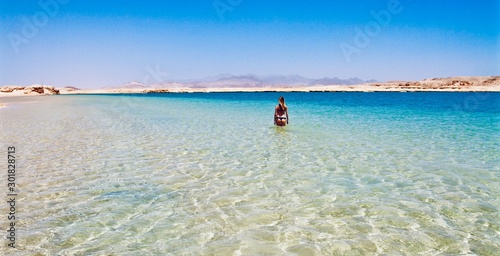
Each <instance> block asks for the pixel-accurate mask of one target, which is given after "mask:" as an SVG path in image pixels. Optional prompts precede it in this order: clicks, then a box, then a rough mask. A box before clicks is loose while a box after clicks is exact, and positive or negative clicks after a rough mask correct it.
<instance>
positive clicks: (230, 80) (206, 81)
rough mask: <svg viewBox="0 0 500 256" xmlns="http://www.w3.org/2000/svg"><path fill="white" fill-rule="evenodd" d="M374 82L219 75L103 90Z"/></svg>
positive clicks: (281, 76)
mask: <svg viewBox="0 0 500 256" xmlns="http://www.w3.org/2000/svg"><path fill="white" fill-rule="evenodd" d="M376 82H378V81H376V80H373V79H371V80H362V79H360V78H357V77H353V78H349V79H341V78H338V77H333V78H330V77H324V78H320V79H314V78H306V77H303V76H300V75H286V76H285V75H269V76H258V75H254V74H246V75H232V74H221V75H218V76H213V77H206V78H203V79H196V80H177V81H164V82H156V83H149V84H146V83H143V82H138V81H132V82H129V83H125V84H122V85H119V86H112V87H105V88H162V87H187V88H220V87H265V86H271V87H272V86H290V87H293V86H314V85H356V84H364V83H376Z"/></svg>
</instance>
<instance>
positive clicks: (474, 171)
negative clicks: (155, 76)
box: [0, 93, 500, 255]
mask: <svg viewBox="0 0 500 256" xmlns="http://www.w3.org/2000/svg"><path fill="white" fill-rule="evenodd" d="M282 95H284V96H285V98H286V100H287V105H288V106H289V109H290V125H289V126H287V127H285V128H277V127H273V125H272V124H273V121H272V119H273V111H274V110H273V109H274V106H275V104H276V103H277V98H278V96H279V94H276V93H209V94H162V95H87V96H55V97H28V98H7V99H2V100H3V101H4V102H5V101H7V103H8V104H9V105H10V106H9V107H7V108H2V109H0V120H1V123H0V128H1V133H0V144H1V148H2V150H4V151H6V147H7V146H11V145H13V146H16V148H17V153H16V155H17V158H18V165H17V169H18V185H19V197H18V201H19V202H18V205H19V209H18V213H17V215H18V216H17V217H18V219H19V220H18V224H17V225H18V226H19V230H18V234H17V236H18V243H19V244H18V248H17V249H9V248H7V247H6V245H5V243H4V242H2V246H3V247H2V248H1V250H2V251H7V250H8V251H10V252H12V253H14V254H18V255H93V254H98V255H105V254H106V255H155V254H156V255H378V254H386V255H415V254H422V255H460V254H466V255H471V254H472V255H494V254H496V253H497V252H498V249H499V248H500V236H499V235H500V216H499V208H500V160H499V159H500V140H499V138H500V94H499V93H283V94H282ZM5 154H6V153H5V152H4V153H2V154H1V155H4V156H5ZM1 175H2V176H1V177H2V180H4V181H5V180H6V171H4V172H2V173H1ZM6 206H7V205H6V204H5V203H4V204H2V206H1V207H2V208H1V209H4V210H2V212H5V213H7V210H6ZM2 214H3V213H2ZM1 223H2V227H6V225H7V222H6V218H2V222H1ZM2 229H3V228H2Z"/></svg>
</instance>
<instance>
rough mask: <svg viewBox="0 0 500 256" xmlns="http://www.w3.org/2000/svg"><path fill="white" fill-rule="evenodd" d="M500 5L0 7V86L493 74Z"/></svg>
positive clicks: (499, 42) (250, 2)
mask: <svg viewBox="0 0 500 256" xmlns="http://www.w3.org/2000/svg"><path fill="white" fill-rule="evenodd" d="M499 2H500V1H499V0H483V1H451V0H450V1H445V0H443V1H432V0H420V1H417V0H413V1H412V0H376V1H375V0H372V1H370V0H339V1H291V0H289V1H269V0H267V1H263V0H262V1H261V0H215V1H214V0H206V1H205V0H198V1H193V0H179V1H150V0H144V1H93V0H89V1H83V0H40V1H25V0H20V1H8V0H0V85H7V84H18V85H30V84H33V83H40V82H41V81H42V80H43V82H44V84H53V85H56V86H77V87H82V88H98V87H103V86H114V85H120V84H123V83H126V82H130V81H140V82H146V83H153V82H158V81H166V80H181V79H198V78H204V77H207V76H215V75H219V74H222V73H231V74H235V75H241V74H249V73H252V74H257V75H272V74H276V75H278V74H279V75H289V74H299V75H302V76H305V77H310V78H322V77H325V76H326V77H334V76H336V77H340V78H349V77H359V78H362V79H376V80H379V81H388V80H420V79H424V78H430V77H448V76H459V75H464V76H486V75H500V3H499Z"/></svg>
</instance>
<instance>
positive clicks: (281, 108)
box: [274, 96, 288, 126]
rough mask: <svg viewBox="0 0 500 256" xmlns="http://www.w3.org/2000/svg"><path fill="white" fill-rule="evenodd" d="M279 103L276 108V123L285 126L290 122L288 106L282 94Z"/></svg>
mask: <svg viewBox="0 0 500 256" xmlns="http://www.w3.org/2000/svg"><path fill="white" fill-rule="evenodd" d="M278 103H279V104H278V105H277V106H276V108H275V109H274V124H275V125H277V126H285V125H287V124H288V107H287V106H286V105H285V98H283V96H280V98H279V99H278Z"/></svg>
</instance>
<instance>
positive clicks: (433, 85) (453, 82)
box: [0, 76, 500, 97]
mask: <svg viewBox="0 0 500 256" xmlns="http://www.w3.org/2000/svg"><path fill="white" fill-rule="evenodd" d="M40 88H42V86H40V85H32V86H27V87H23V86H3V87H0V97H12V96H35V95H52V94H112V93H116V94H122V93H164V92H171V93H189V92H193V93H194V92H418V91H422V92H424V91H442V92H499V91H500V76H488V77H450V78H432V79H425V80H422V81H408V82H407V81H393V82H384V83H366V84H359V85H313V86H259V87H213V88H193V87H187V86H186V87H182V86H176V87H173V88H168V87H166V88H111V89H76V88H55V87H54V86H43V88H44V89H43V90H41V89H40Z"/></svg>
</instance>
